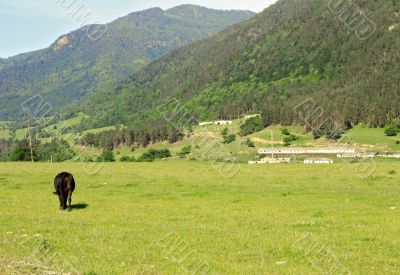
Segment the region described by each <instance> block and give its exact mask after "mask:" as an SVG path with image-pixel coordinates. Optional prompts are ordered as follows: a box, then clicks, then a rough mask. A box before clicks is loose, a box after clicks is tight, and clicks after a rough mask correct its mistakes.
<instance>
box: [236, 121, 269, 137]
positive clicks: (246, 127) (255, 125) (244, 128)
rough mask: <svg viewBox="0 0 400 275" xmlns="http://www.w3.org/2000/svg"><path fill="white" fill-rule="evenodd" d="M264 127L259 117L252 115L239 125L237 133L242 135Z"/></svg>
mask: <svg viewBox="0 0 400 275" xmlns="http://www.w3.org/2000/svg"><path fill="white" fill-rule="evenodd" d="M263 129H264V123H263V121H262V119H261V118H259V117H252V118H249V119H247V120H246V121H245V122H244V123H243V124H242V125H240V132H239V135H240V136H242V137H244V136H247V135H250V134H253V133H255V132H258V131H261V130H263Z"/></svg>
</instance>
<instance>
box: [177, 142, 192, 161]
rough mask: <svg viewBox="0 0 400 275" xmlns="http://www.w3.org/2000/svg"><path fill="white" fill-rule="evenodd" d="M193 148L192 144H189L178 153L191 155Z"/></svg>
mask: <svg viewBox="0 0 400 275" xmlns="http://www.w3.org/2000/svg"><path fill="white" fill-rule="evenodd" d="M191 150H192V146H191V145H188V146H185V147H183V148H182V150H181V151H180V152H179V153H178V156H179V157H181V158H184V157H185V156H186V155H189V154H190V152H191Z"/></svg>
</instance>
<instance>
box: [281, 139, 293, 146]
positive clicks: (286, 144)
mask: <svg viewBox="0 0 400 275" xmlns="http://www.w3.org/2000/svg"><path fill="white" fill-rule="evenodd" d="M292 141H293V140H292V138H291V137H284V138H283V146H290V145H292Z"/></svg>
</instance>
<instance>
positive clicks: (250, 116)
mask: <svg viewBox="0 0 400 275" xmlns="http://www.w3.org/2000/svg"><path fill="white" fill-rule="evenodd" d="M253 117H261V115H260V114H255V115H245V116H244V119H249V118H253Z"/></svg>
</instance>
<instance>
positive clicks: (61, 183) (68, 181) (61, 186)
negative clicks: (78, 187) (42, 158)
mask: <svg viewBox="0 0 400 275" xmlns="http://www.w3.org/2000/svg"><path fill="white" fill-rule="evenodd" d="M54 188H55V189H56V191H57V192H59V191H62V190H70V191H74V190H75V180H74V176H72V174H70V173H67V172H62V173H60V174H58V175H57V176H56V177H55V179H54Z"/></svg>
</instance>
